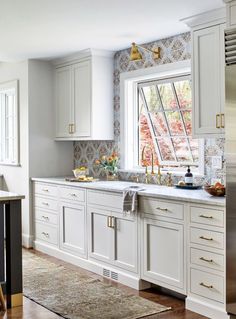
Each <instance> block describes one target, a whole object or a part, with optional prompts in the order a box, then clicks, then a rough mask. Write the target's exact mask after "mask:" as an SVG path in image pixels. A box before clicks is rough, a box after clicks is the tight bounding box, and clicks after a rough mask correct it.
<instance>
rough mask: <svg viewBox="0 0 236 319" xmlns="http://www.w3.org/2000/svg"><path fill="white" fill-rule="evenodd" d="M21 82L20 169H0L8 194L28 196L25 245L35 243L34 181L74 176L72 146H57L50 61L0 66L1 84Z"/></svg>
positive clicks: (23, 230) (24, 201) (25, 204)
mask: <svg viewBox="0 0 236 319" xmlns="http://www.w3.org/2000/svg"><path fill="white" fill-rule="evenodd" d="M15 79H18V80H19V114H20V166H19V167H13V166H3V165H0V175H1V174H3V175H4V181H5V186H4V188H5V189H6V190H9V191H12V192H16V193H20V194H23V195H25V196H26V198H25V200H23V205H22V232H23V245H24V246H26V247H29V246H31V243H32V234H33V229H32V189H31V188H32V187H31V182H30V179H31V177H40V176H42V177H45V176H63V175H71V174H72V172H71V170H72V169H73V142H55V141H54V136H55V130H54V123H55V113H54V108H53V69H52V66H51V64H50V63H49V62H47V61H37V60H30V61H24V62H20V63H0V83H1V82H6V81H12V80H15Z"/></svg>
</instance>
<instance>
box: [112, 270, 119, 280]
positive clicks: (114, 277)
mask: <svg viewBox="0 0 236 319" xmlns="http://www.w3.org/2000/svg"><path fill="white" fill-rule="evenodd" d="M111 279H113V280H118V273H117V272H114V271H111Z"/></svg>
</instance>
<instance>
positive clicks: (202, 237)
mask: <svg viewBox="0 0 236 319" xmlns="http://www.w3.org/2000/svg"><path fill="white" fill-rule="evenodd" d="M199 238H200V239H204V240H210V241H212V240H213V238H208V237H205V236H200V237H199Z"/></svg>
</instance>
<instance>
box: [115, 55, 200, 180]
mask: <svg viewBox="0 0 236 319" xmlns="http://www.w3.org/2000/svg"><path fill="white" fill-rule="evenodd" d="M189 74H191V63H190V60H186V61H180V62H174V63H168V64H164V65H160V66H156V67H151V68H147V69H140V70H135V71H130V72H124V73H121V75H120V106H121V108H120V112H121V123H120V127H121V139H120V150H121V170H125V171H127V170H128V171H137V172H140V171H143V169H142V168H140V167H139V166H138V167H134V154H136V153H135V151H137V146H135V145H134V141H135V136H136V134H137V132H136V130H135V125H133V127H132V129H130V121H131V120H132V118H134V116H135V109H134V108H133V107H129V105H136V106H137V98H138V94H137V89H138V83H140V82H142V81H145V82H146V81H148V82H150V83H151V82H152V81H155V80H156V79H157V78H158V81H159V80H160V81H163V82H164V81H165V80H166V78H167V77H168V78H176V77H181V76H186V75H189ZM128 128H129V129H128ZM128 141H129V142H128ZM130 149H132V152H130ZM125 154H129V156H126V155H125ZM170 165H171V163H170ZM192 170H193V172H195V174H196V175H200V176H202V175H204V140H203V139H199V167H198V168H196V169H194V167H193V169H192ZM173 172H174V173H177V174H178V173H183V172H185V168H183V167H182V168H177V169H173Z"/></svg>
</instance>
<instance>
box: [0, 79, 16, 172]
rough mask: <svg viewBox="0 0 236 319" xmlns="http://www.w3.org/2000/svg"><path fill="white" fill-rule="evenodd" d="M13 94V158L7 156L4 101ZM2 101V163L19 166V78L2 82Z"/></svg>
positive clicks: (0, 159)
mask: <svg viewBox="0 0 236 319" xmlns="http://www.w3.org/2000/svg"><path fill="white" fill-rule="evenodd" d="M10 95H12V96H13V98H14V101H15V103H14V110H13V113H12V115H13V121H14V123H13V138H12V139H13V140H14V143H13V150H12V151H13V158H12V159H10V158H7V155H6V153H5V151H6V144H7V142H6V141H7V137H6V135H5V133H6V131H5V126H6V121H7V117H6V114H5V110H6V108H5V105H4V103H5V102H6V101H7V97H8V96H10ZM0 99H2V101H0V103H2V105H3V107H2V108H1V105H0V117H1V118H0V130H1V131H0V147H1V154H2V156H1V157H0V165H9V166H19V165H20V164H19V105H18V104H19V103H18V80H13V81H9V82H4V83H0Z"/></svg>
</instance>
